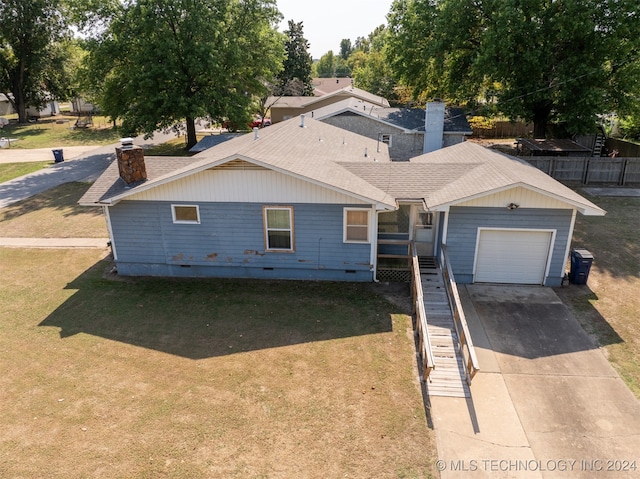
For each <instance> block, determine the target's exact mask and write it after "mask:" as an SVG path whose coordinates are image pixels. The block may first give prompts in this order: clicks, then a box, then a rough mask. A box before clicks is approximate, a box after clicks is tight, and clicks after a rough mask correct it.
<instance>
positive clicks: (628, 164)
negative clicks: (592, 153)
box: [523, 156, 640, 186]
mask: <svg viewBox="0 0 640 479" xmlns="http://www.w3.org/2000/svg"><path fill="white" fill-rule="evenodd" d="M523 159H525V160H527V161H528V162H529V163H530V164H531V165H533V166H535V167H536V168H538V169H539V170H542V171H544V172H545V173H546V174H548V175H549V176H551V177H553V178H555V179H556V180H558V181H561V182H563V183H579V184H582V185H589V184H594V183H604V184H615V185H618V186H625V185H629V184H640V158H607V157H595V158H594V157H563V156H531V157H526V158H523Z"/></svg>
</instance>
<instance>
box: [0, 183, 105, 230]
mask: <svg viewBox="0 0 640 479" xmlns="http://www.w3.org/2000/svg"><path fill="white" fill-rule="evenodd" d="M90 186H91V184H90V183H84V182H71V183H64V184H62V185H60V186H56V187H54V188H51V189H49V190H46V191H44V192H42V193H40V194H38V195H36V196H32V197H30V198H27V199H24V200H20V201H17V202H16V203H13V204H12V205H9V206H7V207H5V208H2V211H1V212H0V222H1V221H10V220H12V219H14V218H18V217H20V216H24V215H26V214H28V213H32V212H34V211H38V210H41V209H45V208H50V209H52V210H56V211H61V212H62V215H63V217H69V216H75V215H87V214H89V215H92V216H102V214H103V213H102V209H101V208H100V207H98V206H95V207H87V206H80V205H78V200H80V198H81V197H82V195H84V193H85V192H86V191H87V190H88V189H89V187H90Z"/></svg>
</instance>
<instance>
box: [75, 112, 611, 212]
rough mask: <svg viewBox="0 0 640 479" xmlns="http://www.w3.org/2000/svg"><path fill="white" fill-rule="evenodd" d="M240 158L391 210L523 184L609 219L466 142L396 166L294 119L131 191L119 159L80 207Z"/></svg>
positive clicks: (172, 166) (382, 154) (525, 167)
mask: <svg viewBox="0 0 640 479" xmlns="http://www.w3.org/2000/svg"><path fill="white" fill-rule="evenodd" d="M365 151H366V153H367V154H366V156H365ZM235 159H242V160H245V161H249V162H252V163H254V164H257V165H261V166H264V167H266V168H270V169H273V170H275V171H279V172H281V173H283V174H287V175H292V176H294V177H297V178H300V179H303V180H305V181H309V182H311V183H314V184H317V185H321V186H324V187H327V188H330V189H334V190H336V191H340V192H343V193H345V194H348V195H351V196H354V197H358V198H361V199H364V200H366V201H371V202H372V203H375V204H378V205H380V206H382V207H386V208H393V207H395V204H396V201H397V200H398V199H417V200H423V201H424V202H425V203H426V205H427V206H428V207H429V208H430V209H432V210H446V209H447V208H448V207H449V206H451V205H454V204H457V203H461V202H464V201H468V200H471V199H473V198H475V197H479V196H483V195H487V194H491V193H493V192H498V191H501V190H504V189H508V188H514V187H519V186H522V187H525V188H529V189H531V190H534V191H537V192H539V193H541V194H544V195H547V196H550V197H553V198H556V199H558V200H560V201H563V202H565V203H568V204H569V205H573V206H574V207H576V208H577V209H578V210H579V211H581V212H582V213H584V214H592V215H601V214H604V211H603V210H602V209H600V208H599V207H598V206H596V205H594V204H593V203H591V202H590V201H588V200H587V199H585V198H583V197H582V196H580V195H579V194H577V193H575V192H574V191H572V190H571V189H569V188H567V187H566V186H564V185H562V184H561V183H559V182H558V181H556V180H554V179H553V178H551V177H550V176H548V175H546V174H545V173H543V172H542V171H540V170H538V169H537V168H535V167H533V166H531V165H529V164H528V163H527V162H525V161H523V160H520V159H518V158H515V157H512V156H509V155H505V154H503V153H500V152H497V151H495V150H490V149H488V148H485V147H483V146H480V145H478V144H476V143H472V142H464V143H460V144H457V145H454V146H450V147H448V148H443V149H440V150H437V151H434V152H431V153H427V154H425V155H421V156H418V157H415V158H412V159H411V160H410V161H409V162H392V161H390V159H389V152H388V149H387V145H385V144H383V143H379V142H377V141H375V140H372V139H369V138H366V137H363V136H360V135H357V134H355V133H351V132H349V131H346V130H343V129H340V128H337V127H334V126H331V125H328V124H325V123H323V122H321V121H317V120H314V119H311V118H308V117H307V118H306V119H305V127H304V128H302V127H300V119H298V118H294V119H291V120H287V121H284V122H281V123H278V124H276V125H272V126H270V127H269V128H266V129H263V130H260V132H259V138H258V139H255V137H254V133H248V134H246V135H242V136H240V137H238V138H235V139H233V140H230V141H227V142H224V143H222V144H219V145H218V146H215V147H213V148H211V149H209V150H206V151H204V152H202V153H199V154H197V155H196V156H194V157H191V158H166V157H148V158H146V159H145V161H146V168H147V175H148V180H147V181H146V182H145V183H143V184H141V185H137V186H134V187H127V186H126V185H125V184H124V182H123V181H122V180H121V179H120V178H119V177H118V168H117V165H116V164H115V162H114V163H113V164H112V165H111V166H110V167H109V168H108V169H107V170H106V171H105V173H104V174H103V175H102V176H101V177H100V178H99V179H98V181H96V183H95V184H94V185H93V186H92V187H91V188H90V189H89V191H87V193H86V194H85V195H84V196H83V198H82V199H81V200H80V203H81V204H85V205H90V204H100V203H110V202H113V201H118V200H119V199H123V198H126V197H127V196H129V195H132V194H135V193H137V192H139V191H144V190H146V189H149V188H153V187H155V186H158V185H161V184H165V183H168V182H171V181H174V180H177V179H179V178H183V177H186V176H189V175H192V174H195V173H197V172H200V171H203V170H205V169H208V168H212V167H215V166H217V165H221V164H224V163H226V162H228V161H232V160H235Z"/></svg>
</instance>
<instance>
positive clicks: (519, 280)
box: [474, 228, 554, 284]
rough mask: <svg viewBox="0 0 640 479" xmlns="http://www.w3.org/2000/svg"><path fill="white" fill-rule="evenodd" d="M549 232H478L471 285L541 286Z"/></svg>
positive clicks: (549, 249)
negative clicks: (509, 284) (472, 283)
mask: <svg viewBox="0 0 640 479" xmlns="http://www.w3.org/2000/svg"><path fill="white" fill-rule="evenodd" d="M553 233H554V232H553V231H551V230H522V229H484V228H480V229H479V230H478V240H477V250H476V260H475V268H474V282H476V283H511V284H544V279H545V276H546V272H547V267H548V263H549V255H550V251H551V247H552V244H553V236H554V234H553Z"/></svg>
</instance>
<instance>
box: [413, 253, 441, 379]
mask: <svg viewBox="0 0 640 479" xmlns="http://www.w3.org/2000/svg"><path fill="white" fill-rule="evenodd" d="M411 293H412V298H413V307H414V314H415V315H416V335H417V339H418V355H419V358H420V368H421V371H420V376H421V377H422V380H423V381H426V380H427V379H428V378H429V374H431V371H433V369H434V368H435V360H434V358H433V351H432V349H431V338H430V337H429V325H428V324H427V313H426V312H425V309H424V297H423V294H422V279H421V277H420V263H419V261H418V255H417V253H416V248H415V246H414V245H413V244H411Z"/></svg>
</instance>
